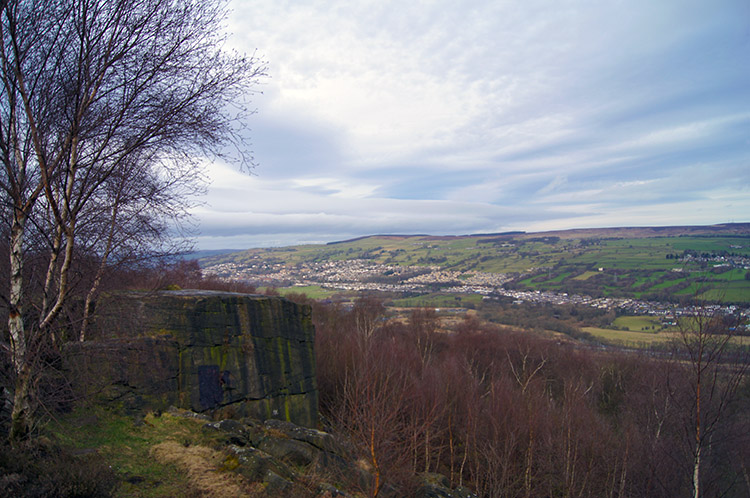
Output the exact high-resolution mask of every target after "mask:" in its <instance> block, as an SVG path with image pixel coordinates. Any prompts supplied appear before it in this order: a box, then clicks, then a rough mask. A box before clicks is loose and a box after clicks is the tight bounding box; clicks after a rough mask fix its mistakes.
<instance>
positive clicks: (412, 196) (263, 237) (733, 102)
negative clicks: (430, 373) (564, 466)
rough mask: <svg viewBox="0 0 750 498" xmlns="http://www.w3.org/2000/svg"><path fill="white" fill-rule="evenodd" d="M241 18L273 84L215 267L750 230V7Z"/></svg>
mask: <svg viewBox="0 0 750 498" xmlns="http://www.w3.org/2000/svg"><path fill="white" fill-rule="evenodd" d="M230 8H231V9H232V11H231V14H230V16H229V18H228V23H227V29H228V32H229V33H230V35H229V41H228V47H229V48H233V49H236V50H239V51H242V52H245V53H248V54H252V53H255V54H256V55H258V56H261V57H263V59H265V60H266V61H267V62H268V73H269V77H267V78H265V79H263V80H262V81H261V82H260V84H259V85H258V87H257V88H258V91H259V93H257V94H255V95H253V96H252V105H253V107H254V108H255V109H257V112H256V113H255V114H254V115H252V116H251V117H250V118H249V121H248V123H247V124H248V127H249V128H250V141H251V143H252V151H253V157H254V160H255V163H256V167H255V168H254V169H253V170H252V173H251V174H248V173H247V172H243V171H241V170H240V169H239V167H238V166H237V165H236V164H226V163H221V162H218V161H214V162H212V163H210V164H208V165H207V174H208V176H209V177H210V178H211V186H210V188H209V191H208V195H207V196H206V197H205V198H204V199H203V201H204V202H203V204H202V205H201V206H200V207H199V208H197V209H195V210H194V215H195V217H196V220H197V222H198V224H199V230H200V234H199V235H198V237H197V239H196V242H197V247H198V248H199V249H230V248H231V249H245V248H251V247H268V246H285V245H294V244H303V243H323V242H330V241H337V240H345V239H349V238H353V237H358V236H363V235H372V234H385V233H388V234H395V233H399V234H434V235H460V234H471V233H494V232H504V231H511V230H524V231H528V232H531V231H546V230H557V229H566V228H588V227H611V226H665V225H706V224H714V223H728V222H748V221H750V2H748V1H747V0H714V1H711V2H709V1H707V0H700V1H693V0H658V1H654V0H627V1H615V0H591V1H589V0H556V1H549V0H548V1H538V0H523V1H521V0H514V1H510V0H488V1H484V0H476V1H469V0H467V1H464V2H456V1H455V0H452V1H439V0H436V1H423V0H413V1H410V2H403V1H389V0H377V1H364V0H363V1H359V0H352V1H346V2H338V1H334V0H324V1H304V0H299V1H284V0H232V1H231V2H230ZM260 92H262V93H260Z"/></svg>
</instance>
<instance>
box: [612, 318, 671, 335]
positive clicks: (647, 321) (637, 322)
mask: <svg viewBox="0 0 750 498" xmlns="http://www.w3.org/2000/svg"><path fill="white" fill-rule="evenodd" d="M612 325H614V326H615V327H617V328H619V329H625V330H632V331H635V332H648V331H649V330H652V331H653V332H650V333H651V334H653V333H655V331H656V330H659V329H660V328H661V320H659V319H658V318H656V317H653V316H647V315H642V316H618V317H617V318H615V321H614V322H613V323H612Z"/></svg>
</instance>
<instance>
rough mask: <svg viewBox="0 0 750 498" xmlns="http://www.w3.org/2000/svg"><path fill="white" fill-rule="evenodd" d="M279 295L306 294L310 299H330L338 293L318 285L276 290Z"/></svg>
mask: <svg viewBox="0 0 750 498" xmlns="http://www.w3.org/2000/svg"><path fill="white" fill-rule="evenodd" d="M276 290H277V291H278V292H279V294H281V295H282V296H286V295H288V294H304V295H305V296H307V297H309V298H310V299H316V300H317V299H328V298H329V297H331V296H333V295H334V294H336V291H331V290H328V289H324V288H322V287H320V286H317V285H305V286H295V287H279V288H277V289H276Z"/></svg>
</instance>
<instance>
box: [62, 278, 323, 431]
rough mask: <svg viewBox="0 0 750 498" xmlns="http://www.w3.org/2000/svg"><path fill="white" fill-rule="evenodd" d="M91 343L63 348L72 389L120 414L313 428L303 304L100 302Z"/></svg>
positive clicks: (308, 327)
mask: <svg viewBox="0 0 750 498" xmlns="http://www.w3.org/2000/svg"><path fill="white" fill-rule="evenodd" d="M98 311H99V313H98V316H97V319H96V323H95V326H94V330H92V333H91V334H90V336H91V337H92V338H93V340H91V341H87V342H85V343H75V344H69V345H68V346H66V354H65V357H66V358H67V365H68V367H69V369H71V370H72V371H73V372H75V373H74V379H75V380H76V384H77V387H78V388H79V389H83V390H84V392H86V393H87V394H95V395H97V396H99V398H100V399H104V400H105V401H107V402H122V403H123V404H124V405H125V406H126V407H128V408H145V407H148V408H151V409H161V410H163V409H166V408H167V407H168V406H170V405H176V406H179V407H180V408H185V409H190V410H193V411H196V412H205V411H212V412H213V413H214V414H215V415H216V416H219V417H222V418H227V417H239V416H251V417H255V418H259V419H261V420H265V419H274V418H275V419H280V420H288V421H292V422H294V423H296V424H298V425H302V426H306V427H314V426H315V425H316V424H317V408H318V392H317V385H316V380H315V353H314V330H313V326H312V319H311V312H310V308H309V307H308V306H301V305H297V304H295V303H292V302H291V301H288V300H286V299H284V298H280V297H267V296H256V295H247V294H236V293H226V292H211V291H162V292H157V293H148V294H147V293H123V294H117V295H114V296H110V297H109V298H107V299H106V301H104V300H103V301H101V302H100V303H98Z"/></svg>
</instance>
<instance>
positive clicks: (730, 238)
mask: <svg viewBox="0 0 750 498" xmlns="http://www.w3.org/2000/svg"><path fill="white" fill-rule="evenodd" d="M200 264H201V266H202V267H203V268H204V269H205V270H206V271H207V272H209V273H212V274H215V275H218V276H221V277H226V278H236V279H241V280H250V281H253V282H254V283H256V284H257V285H274V286H286V285H300V284H303V283H305V284H310V283H315V284H316V285H321V286H324V287H325V286H326V285H329V284H330V285H331V286H333V284H334V283H335V282H342V281H345V280H346V281H353V282H357V284H358V287H353V288H364V287H365V286H364V285H363V284H368V283H369V284H370V287H372V286H373V284H376V283H377V284H383V285H382V286H381V288H386V287H387V286H386V284H393V285H395V284H404V283H405V282H408V281H411V282H415V280H409V279H414V278H416V277H417V275H418V274H424V273H435V272H438V271H441V272H450V275H451V276H450V277H446V276H445V275H443V276H440V275H433V276H432V277H430V278H428V277H426V276H423V277H421V278H420V280H421V281H428V280H429V281H430V282H432V283H434V285H432V288H433V289H434V290H435V291H438V292H444V291H445V289H448V288H456V287H460V286H462V285H465V284H466V285H468V284H469V283H470V282H477V281H485V282H499V281H502V282H503V284H502V285H503V287H504V288H506V289H507V288H510V289H519V290H539V291H553V292H561V293H571V294H585V295H591V296H598V297H610V296H612V297H623V298H637V299H650V300H660V301H661V300H675V299H688V298H691V297H701V298H706V299H710V300H716V301H722V302H735V303H750V276H749V274H750V223H730V224H722V225H711V226H677V227H622V228H593V229H576V230H556V231H548V232H532V233H525V232H512V233H502V234H475V235H455V236H435V235H373V236H369V237H360V238H357V239H351V240H346V241H340V242H337V243H333V244H316V245H300V246H289V247H280V248H268V249H248V250H245V251H238V252H232V253H228V254H222V255H214V256H210V257H206V258H202V259H200ZM352 265H355V266H358V267H357V268H355V267H354V266H352ZM376 267H377V268H376ZM493 275H494V276H493ZM441 279H442V280H441ZM446 279H448V280H446ZM440 281H445V282H446V283H445V285H440V284H439V282H440ZM492 285H498V284H492Z"/></svg>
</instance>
